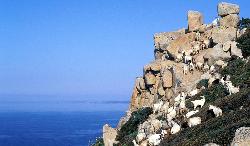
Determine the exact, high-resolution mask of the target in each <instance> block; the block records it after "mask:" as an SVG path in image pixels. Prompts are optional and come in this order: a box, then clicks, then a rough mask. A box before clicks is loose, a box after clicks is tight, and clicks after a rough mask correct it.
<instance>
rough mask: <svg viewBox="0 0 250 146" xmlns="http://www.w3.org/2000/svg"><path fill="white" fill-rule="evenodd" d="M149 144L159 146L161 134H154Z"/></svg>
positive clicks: (149, 139) (150, 137)
mask: <svg viewBox="0 0 250 146" xmlns="http://www.w3.org/2000/svg"><path fill="white" fill-rule="evenodd" d="M148 142H149V144H151V145H154V146H156V145H159V144H160V142H161V134H153V135H151V136H149V138H148Z"/></svg>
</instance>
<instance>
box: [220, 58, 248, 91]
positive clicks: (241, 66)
mask: <svg viewBox="0 0 250 146" xmlns="http://www.w3.org/2000/svg"><path fill="white" fill-rule="evenodd" d="M220 73H221V74H222V75H223V76H224V75H230V77H231V78H230V80H231V81H232V83H233V85H234V86H240V87H246V86H249V84H250V62H249V61H248V62H247V63H246V62H244V61H243V60H241V59H233V60H231V61H229V62H228V65H227V66H226V67H225V68H224V69H223V70H221V71H220Z"/></svg>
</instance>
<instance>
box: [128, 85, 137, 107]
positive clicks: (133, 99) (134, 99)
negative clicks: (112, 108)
mask: <svg viewBox="0 0 250 146" xmlns="http://www.w3.org/2000/svg"><path fill="white" fill-rule="evenodd" d="M138 95H139V92H138V90H137V89H136V85H135V86H134V88H133V93H132V96H131V100H130V106H129V110H135V109H137V108H138V107H139V104H138V98H137V97H138Z"/></svg>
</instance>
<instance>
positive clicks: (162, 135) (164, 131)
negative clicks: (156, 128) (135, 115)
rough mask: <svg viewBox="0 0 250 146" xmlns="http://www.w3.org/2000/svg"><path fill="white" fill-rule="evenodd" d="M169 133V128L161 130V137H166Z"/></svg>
mask: <svg viewBox="0 0 250 146" xmlns="http://www.w3.org/2000/svg"><path fill="white" fill-rule="evenodd" d="M167 134H168V132H167V130H161V137H162V138H164V137H165V135H167Z"/></svg>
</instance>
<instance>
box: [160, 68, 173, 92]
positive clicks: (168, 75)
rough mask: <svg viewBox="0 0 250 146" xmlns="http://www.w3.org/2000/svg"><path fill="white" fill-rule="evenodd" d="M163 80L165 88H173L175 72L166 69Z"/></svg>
mask: <svg viewBox="0 0 250 146" xmlns="http://www.w3.org/2000/svg"><path fill="white" fill-rule="evenodd" d="M162 82H163V87H164V88H171V87H172V86H173V74H172V72H171V71H170V70H168V69H166V70H165V71H164V73H163V75H162Z"/></svg>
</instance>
